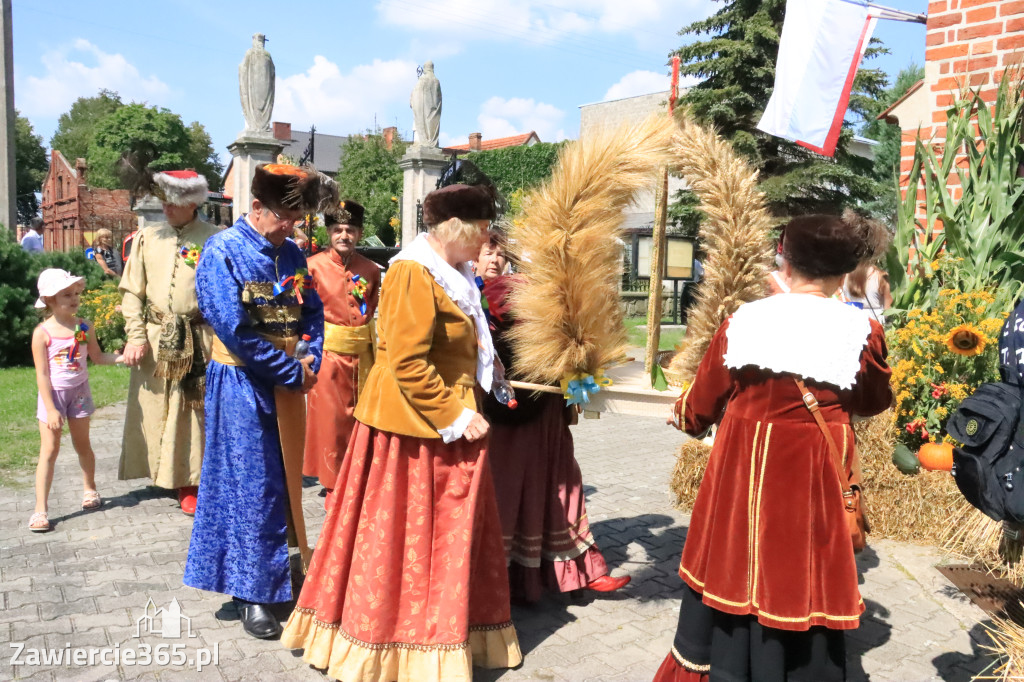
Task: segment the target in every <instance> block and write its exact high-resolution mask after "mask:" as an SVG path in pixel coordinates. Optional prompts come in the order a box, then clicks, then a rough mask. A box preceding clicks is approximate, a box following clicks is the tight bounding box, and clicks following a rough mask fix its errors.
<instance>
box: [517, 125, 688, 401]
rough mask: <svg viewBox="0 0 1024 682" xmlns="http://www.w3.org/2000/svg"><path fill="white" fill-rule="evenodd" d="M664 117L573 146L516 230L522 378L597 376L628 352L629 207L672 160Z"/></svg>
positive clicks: (530, 202) (536, 194) (596, 135)
mask: <svg viewBox="0 0 1024 682" xmlns="http://www.w3.org/2000/svg"><path fill="white" fill-rule="evenodd" d="M674 130H675V128H674V126H673V124H672V121H671V119H669V118H668V117H667V116H665V115H664V114H662V115H659V116H652V117H651V118H649V119H647V120H646V121H644V122H642V123H639V124H634V125H626V126H622V127H618V128H609V129H605V130H601V131H598V132H595V133H593V134H588V135H587V136H586V137H585V138H583V139H582V140H578V141H576V142H573V143H570V144H568V145H566V146H565V147H564V148H563V149H562V152H561V154H560V155H559V159H558V163H557V165H556V167H555V170H554V172H553V174H552V176H551V178H550V179H549V180H548V181H547V182H546V183H544V184H543V185H541V186H540V187H539V188H538V189H537V190H535V191H534V192H532V193H531V194H530V195H528V196H527V197H526V199H525V201H524V204H525V207H524V211H523V215H522V216H521V217H520V219H519V220H516V221H515V224H514V225H513V227H512V229H511V230H510V234H509V236H510V243H511V245H512V246H511V249H512V251H513V252H514V255H515V256H516V257H517V258H518V260H519V262H520V268H519V270H520V273H521V274H522V275H523V277H522V279H521V281H520V282H519V283H518V284H517V285H516V286H514V288H513V290H512V308H513V311H514V315H515V318H516V320H517V324H516V325H514V326H513V327H512V330H511V332H510V340H511V343H512V347H513V352H514V354H515V357H516V378H520V379H523V380H525V381H533V382H538V383H545V384H553V383H558V381H559V380H560V379H561V378H562V377H564V376H566V375H567V374H572V373H576V372H585V373H587V374H596V373H597V372H598V371H599V370H601V369H604V368H606V367H608V366H609V365H611V364H612V363H613V362H615V361H618V360H619V359H620V358H622V357H623V356H624V354H625V350H626V345H627V337H626V330H625V327H624V325H623V312H622V308H621V306H620V304H619V282H620V280H621V277H622V242H621V240H619V239H617V238H618V237H619V236H620V235H621V232H622V221H623V214H622V210H623V208H625V207H626V206H627V205H629V204H630V203H631V202H632V201H633V198H634V197H635V196H636V194H637V193H638V192H641V191H645V190H649V189H651V188H653V187H654V181H655V179H656V178H657V176H658V173H659V170H660V169H661V168H663V167H664V166H665V165H666V164H668V163H669V162H670V160H671V145H672V136H673V132H674Z"/></svg>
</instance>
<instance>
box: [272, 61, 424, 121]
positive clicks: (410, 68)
mask: <svg viewBox="0 0 1024 682" xmlns="http://www.w3.org/2000/svg"><path fill="white" fill-rule="evenodd" d="M415 84H416V63H415V62H412V61H406V60H401V59H393V60H389V61H383V60H380V59H375V60H373V62H372V63H370V64H360V65H358V66H355V67H353V68H352V69H351V70H349V71H348V72H346V73H343V72H342V71H341V69H340V68H339V67H338V65H337V64H335V63H334V62H332V61H330V60H329V59H327V58H326V57H323V56H320V55H317V56H316V57H314V58H313V65H312V66H311V67H309V69H307V70H306V71H305V72H303V73H297V74H295V75H293V76H287V77H285V78H280V77H279V78H278V79H277V92H276V96H275V99H274V119H275V120H277V121H287V122H289V123H291V124H292V125H297V126H299V127H305V126H308V125H309V124H311V123H312V124H315V125H317V126H318V127H319V126H323V128H324V129H325V130H328V129H329V130H331V131H333V132H335V133H336V134H339V135H345V134H349V133H357V132H361V131H363V130H366V129H367V128H371V127H372V126H373V124H374V118H375V116H376V120H377V122H378V124H379V125H381V126H382V127H384V126H386V125H387V123H385V122H386V121H389V120H391V119H392V118H393V117H394V116H396V115H397V117H398V118H399V119H401V120H406V119H409V118H411V116H412V114H411V113H409V112H408V108H409V93H410V92H412V89H413V86H414V85H415Z"/></svg>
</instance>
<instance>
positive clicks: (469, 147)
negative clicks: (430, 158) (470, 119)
mask: <svg viewBox="0 0 1024 682" xmlns="http://www.w3.org/2000/svg"><path fill="white" fill-rule="evenodd" d="M538 142H540V137H538V136H537V133H536V132H535V131H533V130H531V131H530V132H528V133H523V134H522V135H511V136H509V137H494V138H491V139H489V140H485V139H483V135H482V134H480V133H470V134H469V142H467V143H466V144H455V145H451V146H448V147H443V148H442V150H441V151H443V152H444V153H445V154H449V155H451V154H455V155H461V154H468V153H469V152H486V151H491V150H492V149H504V148H505V147H532V146H533V145H535V144H537V143H538Z"/></svg>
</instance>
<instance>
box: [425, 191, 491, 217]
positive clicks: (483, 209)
mask: <svg viewBox="0 0 1024 682" xmlns="http://www.w3.org/2000/svg"><path fill="white" fill-rule="evenodd" d="M497 216H498V212H497V209H496V206H495V192H494V188H493V187H488V186H485V185H461V184H460V185H448V186H447V187H442V188H441V189H435V190H434V191H433V192H431V193H430V194H428V195H427V198H426V199H424V200H423V222H424V223H425V224H426V225H428V226H429V227H434V226H435V225H440V224H441V223H443V222H444V221H446V220H448V219H450V218H459V219H460V220H466V221H470V220H494V219H495V218H496V217H497Z"/></svg>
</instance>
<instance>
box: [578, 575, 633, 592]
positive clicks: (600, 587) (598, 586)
mask: <svg viewBox="0 0 1024 682" xmlns="http://www.w3.org/2000/svg"><path fill="white" fill-rule="evenodd" d="M630 580H632V578H630V577H629V576H628V575H624V576H621V577H619V578H613V577H611V576H610V575H602V576H601V577H600V578H597V579H595V580H591V581H590V582H589V583H587V584H586V585H584V587H585V588H586V589H588V590H594V591H596V592H614V591H615V590H618V589H621V588H623V587H625V586H626V585H628V584H629V581H630Z"/></svg>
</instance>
